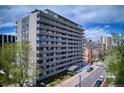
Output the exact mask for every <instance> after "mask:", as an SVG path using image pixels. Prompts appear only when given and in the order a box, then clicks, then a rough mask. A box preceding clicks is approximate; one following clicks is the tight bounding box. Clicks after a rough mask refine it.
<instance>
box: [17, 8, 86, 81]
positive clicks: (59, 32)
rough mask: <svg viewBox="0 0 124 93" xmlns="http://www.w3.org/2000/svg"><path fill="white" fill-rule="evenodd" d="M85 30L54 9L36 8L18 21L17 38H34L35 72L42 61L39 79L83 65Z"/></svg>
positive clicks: (18, 39) (31, 42) (33, 70)
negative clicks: (42, 9)
mask: <svg viewBox="0 0 124 93" xmlns="http://www.w3.org/2000/svg"><path fill="white" fill-rule="evenodd" d="M83 36H84V30H83V29H82V27H81V26H80V25H78V24H76V23H74V22H72V21H70V20H68V19H66V18H64V17H62V16H60V15H58V14H56V13H54V12H53V11H51V10H48V9H46V10H44V11H41V10H35V11H33V12H31V13H30V14H29V16H27V17H25V18H22V19H20V20H18V21H17V41H18V42H20V41H22V40H28V41H30V44H31V47H32V49H33V51H34V55H35V56H34V58H33V61H32V63H34V65H33V68H32V72H31V73H33V72H35V70H36V65H37V64H39V66H40V69H41V73H40V76H39V78H38V79H39V80H42V79H44V78H46V77H49V76H52V75H54V74H57V73H60V72H62V71H64V70H67V69H68V68H69V67H71V66H73V65H81V64H82V63H83V61H84V59H83V58H84V57H83V52H84V51H83V44H82V43H83V39H82V37H83Z"/></svg>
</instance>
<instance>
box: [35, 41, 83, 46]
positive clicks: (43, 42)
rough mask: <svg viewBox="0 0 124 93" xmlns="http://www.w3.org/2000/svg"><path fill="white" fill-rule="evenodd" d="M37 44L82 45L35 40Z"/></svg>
mask: <svg viewBox="0 0 124 93" xmlns="http://www.w3.org/2000/svg"><path fill="white" fill-rule="evenodd" d="M37 44H43V45H47V44H48V45H56V44H57V45H82V43H77V42H74V43H66V42H57V41H40V40H37Z"/></svg>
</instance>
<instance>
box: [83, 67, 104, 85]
mask: <svg viewBox="0 0 124 93" xmlns="http://www.w3.org/2000/svg"><path fill="white" fill-rule="evenodd" d="M101 75H102V76H105V75H106V73H105V70H104V67H99V68H97V69H96V70H95V71H94V72H92V73H91V74H90V75H89V76H88V77H87V78H85V79H84V80H83V81H82V82H81V87H93V86H94V84H95V82H96V81H97V79H98V78H99V76H101Z"/></svg>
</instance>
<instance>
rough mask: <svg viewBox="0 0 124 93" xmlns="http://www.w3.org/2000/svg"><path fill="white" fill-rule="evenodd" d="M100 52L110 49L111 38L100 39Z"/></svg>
mask: <svg viewBox="0 0 124 93" xmlns="http://www.w3.org/2000/svg"><path fill="white" fill-rule="evenodd" d="M101 44H102V52H103V53H104V52H105V51H106V50H108V49H109V48H111V47H112V38H111V37H101Z"/></svg>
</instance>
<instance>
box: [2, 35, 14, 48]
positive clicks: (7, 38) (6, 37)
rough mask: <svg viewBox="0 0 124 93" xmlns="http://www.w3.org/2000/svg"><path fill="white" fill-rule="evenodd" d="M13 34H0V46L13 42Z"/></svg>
mask: <svg viewBox="0 0 124 93" xmlns="http://www.w3.org/2000/svg"><path fill="white" fill-rule="evenodd" d="M15 42H16V36H15V35H7V34H0V47H4V44H5V43H15Z"/></svg>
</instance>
